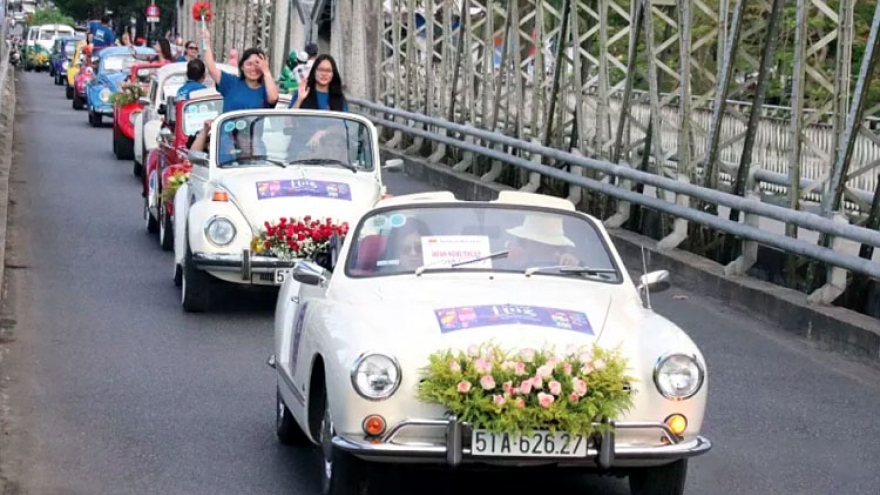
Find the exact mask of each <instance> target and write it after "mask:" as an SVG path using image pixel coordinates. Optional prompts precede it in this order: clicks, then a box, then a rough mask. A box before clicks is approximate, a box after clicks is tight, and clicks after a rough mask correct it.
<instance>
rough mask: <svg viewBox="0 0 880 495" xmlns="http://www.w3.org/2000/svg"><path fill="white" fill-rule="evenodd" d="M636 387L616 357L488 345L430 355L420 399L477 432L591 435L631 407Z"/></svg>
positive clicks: (592, 351) (583, 350)
mask: <svg viewBox="0 0 880 495" xmlns="http://www.w3.org/2000/svg"><path fill="white" fill-rule="evenodd" d="M633 381H634V378H632V377H630V376H629V375H628V374H627V362H626V360H625V359H624V358H622V357H621V356H620V353H619V351H618V350H615V351H609V350H606V349H603V348H601V347H599V346H596V345H590V346H582V347H577V346H571V345H570V346H568V347H566V348H565V350H564V351H563V352H557V351H556V350H555V349H552V348H544V349H516V350H505V349H502V348H500V347H499V346H497V345H495V344H494V343H486V344H482V345H480V344H472V345H470V346H469V347H467V348H466V349H463V350H444V351H440V352H436V353H434V354H432V355H431V356H430V358H429V364H428V366H427V367H425V369H424V370H423V374H422V381H421V382H420V385H419V390H418V394H419V399H420V400H422V401H423V402H426V403H433V404H440V405H442V406H444V407H445V408H446V409H447V411H448V413H449V414H450V415H453V416H455V417H456V418H457V419H458V420H459V421H461V422H464V423H469V424H471V425H473V426H474V427H476V428H484V429H488V430H492V431H506V432H509V433H517V432H530V431H533V430H547V429H549V430H561V431H566V432H570V433H573V434H587V435H589V434H591V433H593V432H594V431H596V430H597V429H601V428H602V427H603V425H602V424H601V423H602V422H603V421H604V420H609V419H614V418H616V417H619V416H620V415H621V414H622V413H624V412H626V411H627V410H629V409H630V408H631V407H632V396H631V384H632V383H633Z"/></svg>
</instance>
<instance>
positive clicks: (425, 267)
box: [416, 249, 510, 276]
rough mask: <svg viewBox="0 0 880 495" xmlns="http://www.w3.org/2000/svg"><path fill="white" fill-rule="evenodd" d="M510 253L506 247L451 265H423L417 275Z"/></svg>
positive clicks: (418, 269) (500, 256) (501, 256)
mask: <svg viewBox="0 0 880 495" xmlns="http://www.w3.org/2000/svg"><path fill="white" fill-rule="evenodd" d="M508 253H510V251H508V250H506V249H505V250H504V251H498V252H497V253H491V254H487V255H486V256H480V257H479V258H471V259H469V260H464V261H458V262H456V263H453V264H451V265H440V264H433V263H432V264H431V265H422V266H420V267H418V268H416V276H419V275H421V274H422V273H425V272H426V271H428V270H445V269H448V268H456V267H459V266H462V265H469V264H471V263H477V262H479V261H485V260H491V259H494V258H503V257H505V256H507V254H508ZM440 263H442V262H440Z"/></svg>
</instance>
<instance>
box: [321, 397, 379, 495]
mask: <svg viewBox="0 0 880 495" xmlns="http://www.w3.org/2000/svg"><path fill="white" fill-rule="evenodd" d="M322 386H323V385H322ZM326 397H327V393H326V391H325V392H324V394H323V399H324V419H322V420H321V432H320V443H321V455H322V459H321V460H322V462H323V468H324V469H322V470H321V473H322V474H323V476H322V477H321V491H322V493H323V494H324V495H363V494H366V493H367V491H368V489H369V477H368V476H367V470H366V466H365V463H364V461H362V460H360V459H358V458H357V457H355V456H353V455H351V454H349V453H348V452H345V451H343V450H339V449H337V448H336V447H334V446H333V443H332V442H331V440H332V438H333V435H334V434H335V429H334V427H333V419H332V417H331V414H330V407H329V405H328V404H327V399H326Z"/></svg>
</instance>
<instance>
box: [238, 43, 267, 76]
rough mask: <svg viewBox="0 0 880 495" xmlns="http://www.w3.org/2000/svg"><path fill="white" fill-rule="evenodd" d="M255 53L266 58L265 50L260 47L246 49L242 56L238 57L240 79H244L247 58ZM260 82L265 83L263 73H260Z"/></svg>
mask: <svg viewBox="0 0 880 495" xmlns="http://www.w3.org/2000/svg"><path fill="white" fill-rule="evenodd" d="M253 55H260V56H262V57H264V58H265V57H266V54H265V53H264V52H263V50H260V49H259V48H248V49H247V50H245V51H244V53H243V54H241V57H240V58H239V59H238V78H239V79H242V80H243V79H244V63H245V62H246V61H247V59H249V58H251V57H252V56H253ZM260 84H263V76H262V75H260Z"/></svg>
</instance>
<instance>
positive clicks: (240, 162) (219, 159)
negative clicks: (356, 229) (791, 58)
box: [173, 110, 401, 312]
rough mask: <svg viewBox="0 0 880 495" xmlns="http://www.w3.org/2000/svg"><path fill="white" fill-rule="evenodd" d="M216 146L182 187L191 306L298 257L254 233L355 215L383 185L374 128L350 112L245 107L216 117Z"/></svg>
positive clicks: (182, 278)
mask: <svg viewBox="0 0 880 495" xmlns="http://www.w3.org/2000/svg"><path fill="white" fill-rule="evenodd" d="M208 149H209V151H210V152H209V153H208V154H206V153H202V152H200V151H191V152H190V155H189V157H190V161H191V162H192V164H193V167H192V172H191V174H190V177H189V181H188V182H186V183H185V184H184V185H182V186H180V188H179V189H178V190H177V192H176V193H175V195H174V216H173V223H174V280H175V283H178V284H179V285H181V286H182V290H181V303H182V306H183V309H184V310H185V311H189V312H199V311H205V310H206V309H207V308H208V305H209V301H210V296H211V293H212V291H214V290H216V289H220V288H222V286H223V283H224V282H225V283H234V284H245V285H270V286H271V285H280V284H281V282H283V281H284V278H285V277H286V276H287V275H288V274H289V272H290V268H291V267H292V266H293V264H294V260H292V259H286V258H284V257H279V256H277V253H269V252H264V253H263V254H260V250H259V247H260V246H256V248H257V249H255V242H256V241H255V238H256V237H258V236H260V235H261V233H262V232H263V231H264V230H265V229H266V225H267V224H270V225H272V224H276V223H279V222H280V221H281V219H282V218H283V219H284V220H285V221H287V220H288V219H290V218H296V219H300V220H301V219H303V218H304V217H307V216H310V217H311V218H313V219H326V218H331V219H332V220H333V221H334V222H336V223H338V224H342V223H344V222H350V221H353V220H355V219H357V218H358V217H359V216H360V215H361V214H362V213H363V212H364V211H366V210H368V209H370V208H372V206H373V205H374V204H376V201H378V200H379V199H380V198H381V197H382V195H383V194H384V193H385V186H384V185H383V183H382V173H381V169H382V168H386V169H387V168H394V167H399V166H400V164H401V163H400V160H391V161H389V162H388V163H387V164H385V166H384V167H380V165H379V164H380V163H381V162H380V158H379V147H378V142H377V137H376V129H375V128H374V127H373V125H372V124H371V123H370V121H368V120H367V119H365V118H363V117H360V116H357V115H354V114H349V113H338V112H320V111H314V110H242V111H236V112H228V113H224V114H222V115H220V116H219V117H217V119H215V120H214V121H213V123H212V127H211V138H210V145H209V148H208Z"/></svg>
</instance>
